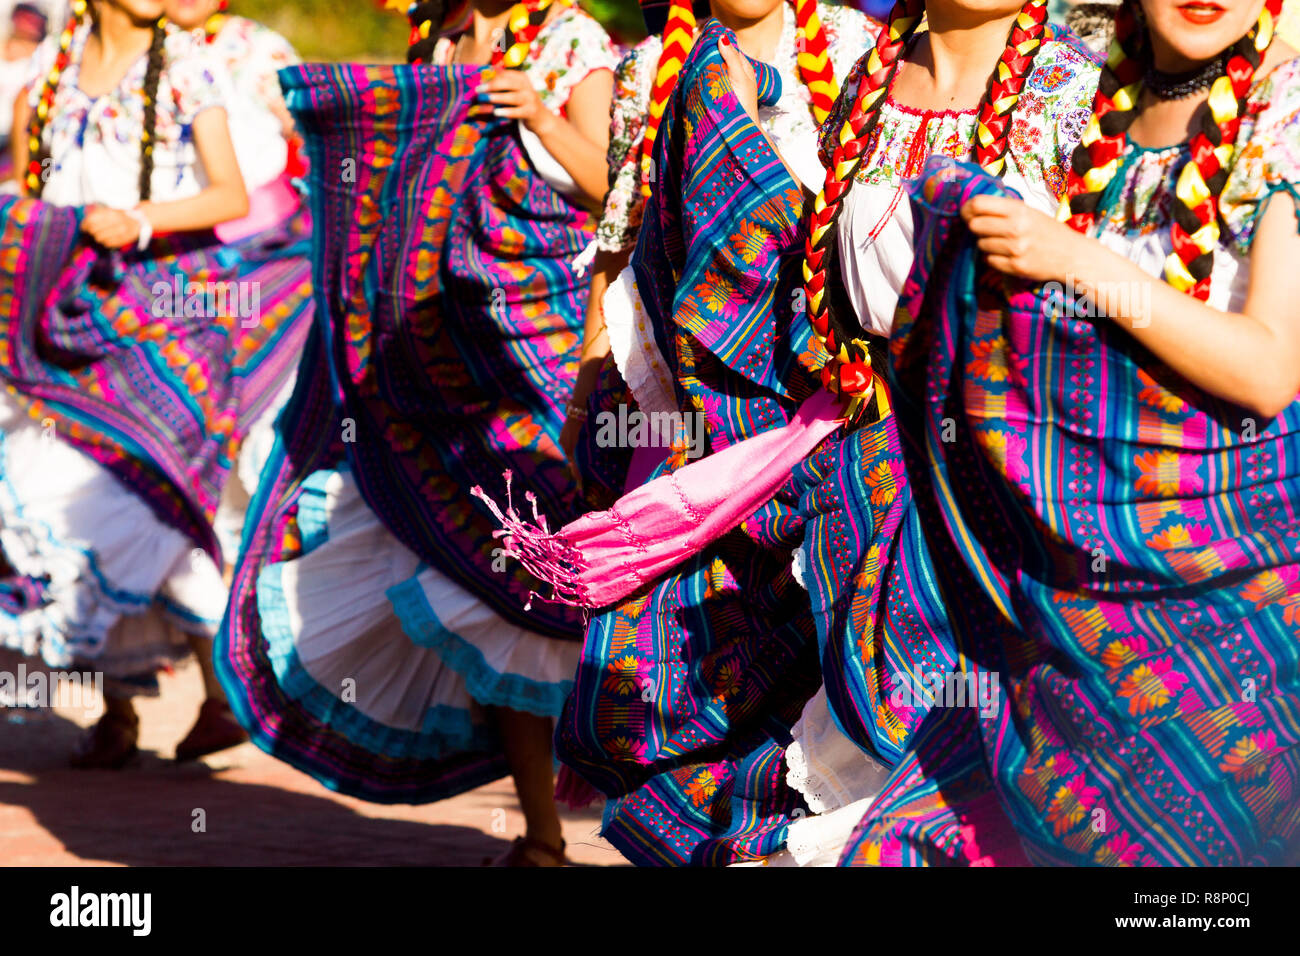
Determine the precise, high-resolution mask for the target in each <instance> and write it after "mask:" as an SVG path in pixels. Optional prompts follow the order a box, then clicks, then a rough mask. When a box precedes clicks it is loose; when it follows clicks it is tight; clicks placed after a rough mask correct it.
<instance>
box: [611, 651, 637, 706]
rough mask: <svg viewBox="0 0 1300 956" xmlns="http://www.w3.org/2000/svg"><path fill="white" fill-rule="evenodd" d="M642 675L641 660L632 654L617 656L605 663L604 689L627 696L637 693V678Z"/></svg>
mask: <svg viewBox="0 0 1300 956" xmlns="http://www.w3.org/2000/svg"><path fill="white" fill-rule="evenodd" d="M640 676H641V662H640V661H639V660H637V658H636V657H634V656H633V655H631V654H625V655H623V656H622V657H616V658H614V660H612V661H610V662H609V663H608V664H606V665H605V680H604V685H603V686H604V689H605V690H607V691H609V692H610V693H614V694H618V695H619V696H620V697H626V696H629V695H631V694H635V693H637V691H639V690H640V688H639V687H638V685H637V679H638V678H639V677H640Z"/></svg>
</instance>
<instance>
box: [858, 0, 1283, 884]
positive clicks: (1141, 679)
mask: <svg viewBox="0 0 1300 956" xmlns="http://www.w3.org/2000/svg"><path fill="white" fill-rule="evenodd" d="M1280 9H1281V3H1280V0H1266V2H1261V0H1228V2H1224V3H1218V4H1214V5H1201V4H1195V3H1179V2H1175V0H1140V2H1139V0H1125V2H1124V4H1123V5H1122V6H1121V8H1120V9H1119V11H1118V13H1117V16H1116V43H1115V45H1113V46H1112V47H1111V53H1110V57H1109V59H1108V60H1107V63H1106V67H1105V70H1104V73H1103V76H1102V79H1101V83H1100V86H1099V88H1098V91H1097V97H1096V101H1095V104H1094V112H1093V116H1092V118H1091V119H1090V121H1089V124H1088V126H1087V129H1086V131H1085V133H1084V136H1083V139H1082V142H1081V144H1080V146H1079V148H1078V151H1077V152H1076V154H1075V157H1074V160H1073V163H1072V172H1071V176H1070V180H1069V186H1068V190H1067V193H1068V202H1067V204H1066V205H1065V206H1064V207H1063V209H1062V216H1063V217H1064V218H1065V222H1064V223H1060V222H1057V221H1054V220H1053V219H1052V218H1050V217H1049V216H1047V215H1045V214H1043V213H1042V212H1040V211H1038V210H1035V209H1032V208H1029V207H1027V206H1026V205H1025V204H1023V203H1021V202H1019V201H1017V200H1015V199H1013V198H1009V197H1006V196H1004V195H999V193H1001V192H1002V190H999V189H997V188H996V186H994V185H992V184H989V183H988V182H987V180H985V179H983V178H982V177H978V176H971V175H969V174H968V173H966V172H963V171H961V170H956V169H938V170H936V172H935V175H934V176H933V177H932V181H931V182H928V183H927V184H926V185H925V187H924V188H923V189H918V192H917V195H918V200H919V202H921V203H922V206H923V207H924V208H927V209H929V210H932V214H931V215H930V218H929V221H928V222H927V223H926V224H925V230H924V232H923V234H922V238H923V240H924V242H923V244H922V247H921V249H920V251H919V253H918V262H919V263H921V264H922V265H923V266H924V268H922V269H920V270H919V273H924V272H925V271H927V269H928V265H929V263H930V261H931V259H930V257H931V256H933V255H934V253H935V251H936V250H937V249H938V248H939V246H940V245H941V244H942V247H943V249H944V256H945V261H946V262H947V263H948V266H947V267H946V270H945V275H946V276H948V278H942V279H932V280H931V281H932V283H933V282H935V281H939V282H941V283H945V287H944V288H943V289H941V290H939V291H938V293H937V294H936V292H935V290H934V289H931V290H929V293H930V294H929V295H927V296H922V295H920V294H913V293H915V292H916V290H909V291H908V292H905V295H904V297H905V299H906V300H907V303H906V304H907V305H908V307H909V309H910V311H911V312H912V314H913V315H915V316H916V318H915V322H911V323H908V325H907V326H906V327H904V328H903V329H902V330H901V332H896V333H895V337H894V345H895V350H894V355H893V370H892V371H893V374H892V376H891V380H893V381H895V382H896V383H898V384H899V386H900V388H899V389H898V392H899V396H900V399H901V402H900V405H899V408H900V415H905V416H906V418H907V421H905V423H904V424H905V426H908V427H913V428H915V431H914V432H913V433H914V434H917V435H920V436H922V438H921V440H920V441H919V442H918V444H917V446H916V447H915V448H910V449H909V459H908V466H909V474H916V475H927V476H930V477H931V480H932V483H933V488H932V489H931V490H930V491H929V492H927V493H922V491H921V490H919V489H918V494H917V499H918V501H919V502H920V503H921V510H922V517H923V521H924V522H925V528H926V532H927V536H928V538H929V540H930V541H931V542H932V544H933V546H934V547H935V548H936V549H937V558H938V559H937V560H936V562H935V566H936V567H938V568H940V569H941V570H940V576H941V582H942V585H943V587H944V590H945V593H951V594H953V595H954V596H955V598H957V599H960V600H961V602H962V603H961V606H962V607H963V609H964V610H965V611H966V613H965V614H963V615H962V616H961V617H960V618H957V619H955V620H954V630H955V633H956V636H957V638H958V646H959V648H960V650H961V652H962V655H963V661H964V667H963V670H964V671H965V672H967V673H968V674H970V675H971V676H972V677H973V678H975V679H976V681H977V682H978V681H981V680H983V679H984V678H986V677H988V676H989V675H990V674H993V673H1000V674H1001V675H1002V679H1001V685H1002V687H1003V688H1004V692H1005V695H1006V698H1007V699H1006V700H1005V701H1003V702H1002V705H1001V707H1000V708H998V709H997V711H996V712H995V713H993V714H990V715H986V716H985V717H984V718H983V719H976V718H975V717H974V716H973V715H972V714H971V712H970V711H968V710H966V709H951V710H941V711H935V712H934V713H933V714H932V719H928V720H927V721H926V726H924V727H922V728H921V730H920V731H918V733H917V735H916V739H915V742H914V745H913V748H912V752H911V753H910V754H909V755H908V758H907V760H905V761H904V763H903V764H901V765H900V766H899V767H898V769H897V770H896V771H895V773H894V775H893V777H892V778H891V780H890V782H889V785H888V787H887V788H886V791H885V793H884V795H882V797H881V798H880V799H879V800H878V801H877V803H876V804H875V805H873V806H872V807H871V808H870V809H869V811H868V813H867V815H866V816H865V817H864V819H863V821H862V824H861V826H860V828H859V830H858V832H857V833H856V834H855V835H854V839H853V841H852V842H851V844H850V846H849V848H848V852H847V854H846V860H847V861H849V862H878V861H883V862H889V861H896V862H918V861H919V862H933V861H946V862H953V861H962V860H966V861H969V860H971V859H974V858H979V857H983V856H987V855H989V854H990V853H995V854H996V853H997V852H999V851H1000V852H1002V853H1004V854H1005V855H1007V856H1014V855H1016V854H1018V853H1020V852H1021V851H1022V850H1023V851H1024V852H1025V853H1027V854H1028V858H1029V859H1030V860H1032V861H1035V862H1048V863H1070V864H1099V863H1100V864H1111V865H1115V864H1121V865H1122V864H1157V865H1177V864H1182V865H1215V864H1219V865H1250V864H1260V863H1269V862H1271V863H1287V862H1290V863H1294V862H1295V861H1296V853H1297V848H1300V839H1298V837H1300V800H1297V797H1296V794H1297V793H1298V792H1300V789H1298V787H1300V746H1297V744H1300V726H1298V725H1297V722H1296V719H1295V714H1296V711H1297V703H1300V653H1298V652H1297V647H1296V642H1295V628H1296V614H1295V609H1296V605H1297V599H1298V597H1300V586H1298V585H1297V581H1300V566H1298V564H1297V560H1296V554H1297V553H1300V552H1298V551H1297V545H1298V544H1300V527H1298V526H1297V522H1296V519H1295V515H1294V513H1293V511H1292V509H1291V508H1290V507H1288V504H1287V502H1288V501H1291V500H1294V498H1295V495H1296V493H1297V488H1300V474H1298V473H1297V466H1296V464H1295V461H1296V459H1295V455H1296V452H1297V449H1300V402H1297V400H1296V398H1297V392H1298V391H1300V321H1297V316H1296V311H1295V308H1294V305H1293V303H1294V301H1295V298H1296V296H1297V295H1300V280H1297V278H1296V277H1295V275H1294V273H1293V272H1291V271H1290V269H1289V268H1288V265H1289V263H1291V262H1293V261H1294V259H1295V257H1296V256H1297V255H1298V254H1300V59H1298V58H1297V54H1296V51H1295V49H1294V48H1291V47H1290V46H1289V45H1287V44H1286V43H1284V42H1281V41H1279V40H1276V39H1274V27H1275V25H1276V23H1277V22H1278V15H1279V13H1280ZM966 197H973V198H969V199H968V200H967V201H965V202H964V203H963V200H964V199H966ZM959 204H961V205H960V220H959V219H957V218H956V211H957V209H958V208H959ZM961 220H964V221H965V223H966V225H967V227H968V229H969V235H970V236H972V237H973V238H974V240H977V242H978V250H979V252H981V253H982V254H983V257H984V258H985V260H986V261H987V264H988V266H989V267H991V268H992V269H996V270H1001V272H1002V273H1006V274H1008V275H1010V276H1016V277H1024V278H1026V279H1032V280H1034V281H1035V282H1045V283H1047V284H1046V285H1044V286H1041V287H1040V288H1039V290H1038V291H1036V292H1031V291H1029V290H1027V289H1026V287H1025V286H1023V285H1017V284H1012V285H1011V286H1010V287H1009V292H1010V298H1009V299H1008V298H1006V297H1005V296H1006V293H1003V292H1001V291H1000V290H1001V289H1003V288H1004V284H1003V283H1002V282H998V281H986V277H984V276H983V275H982V271H983V270H982V269H981V265H980V262H979V261H978V259H976V258H975V255H974V252H973V251H972V250H971V249H970V248H969V246H970V242H971V240H970V239H964V238H963V237H962V232H961V230H959V229H958V224H959V223H960V221H961ZM996 275H997V274H996V273H994V276H996ZM1153 277H1160V278H1163V279H1164V282H1163V283H1162V282H1158V281H1155V279H1154V278H1153ZM1063 293H1064V297H1063ZM968 296H969V298H967V297H968ZM977 302H978V304H979V306H980V307H979V308H978V309H977V308H975V305H976V303H977ZM1094 316H1096V318H1094ZM927 329H929V330H933V331H927ZM981 356H983V358H981ZM1002 370H1004V371H1005V374H1004V372H1003V371H1002ZM940 409H942V411H941V412H940ZM940 414H942V415H945V416H947V417H948V419H949V421H950V422H951V423H952V427H951V428H950V429H949V431H950V434H949V436H948V440H947V441H944V440H942V439H941V438H939V436H938V431H939V429H940V428H941V427H942V425H941V423H940V422H939V421H938V417H939V415H940ZM914 464H915V465H916V468H915V470H913V467H912V466H913V465H914ZM1022 859H1023V857H1022Z"/></svg>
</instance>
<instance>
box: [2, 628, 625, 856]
mask: <svg viewBox="0 0 1300 956" xmlns="http://www.w3.org/2000/svg"><path fill="white" fill-rule="evenodd" d="M15 664H16V659H15V658H13V657H10V656H8V655H3V654H0V669H3V670H8V671H10V672H14V670H15ZM30 666H33V665H31V664H30V663H29V667H30ZM200 697H201V685H200V682H199V676H198V673H197V669H195V668H193V667H190V668H189V669H187V670H183V671H180V672H179V673H177V674H176V675H174V676H171V677H165V678H164V680H163V695H162V697H160V698H158V699H154V700H142V701H140V702H139V711H140V720H141V739H140V747H141V750H142V754H141V756H140V757H139V758H137V760H136V761H135V762H134V763H133V764H132V765H131V766H129V767H128V768H127V769H125V770H122V771H116V772H109V771H75V770H71V769H69V768H68V767H67V762H66V761H67V755H68V752H69V751H70V749H71V748H72V746H73V744H74V743H75V741H76V739H77V737H78V735H79V734H80V733H81V728H82V727H85V726H89V725H90V724H91V723H93V722H94V720H95V719H96V717H97V716H98V715H97V714H93V713H92V714H83V713H81V712H79V711H74V710H70V709H69V708H67V707H66V706H58V707H55V708H54V709H52V710H44V711H38V712H26V713H25V714H24V716H23V717H22V719H21V720H16V719H15V717H16V716H17V712H15V711H13V710H3V709H0V865H11V866H43V865H60V866H77V865H114V866H150V865H159V864H166V865H175V866H191V865H222V866H257V865H272V866H275V865H284V866H299V865H321V866H366V865H453V866H477V865H479V864H480V863H482V862H483V860H484V859H485V858H490V857H492V856H496V855H498V854H499V853H501V852H502V850H503V849H504V848H505V847H506V845H507V844H508V842H509V841H510V840H511V839H513V838H514V837H515V836H517V835H518V834H520V833H522V832H523V818H522V816H521V815H520V813H519V810H518V806H517V804H516V802H515V796H514V790H513V788H512V786H511V784H510V781H509V780H502V781H499V782H497V783H494V784H490V785H488V786H485V787H480V788H479V789H477V790H474V791H472V792H470V793H466V794H463V795H461V796H459V797H456V798H454V799H452V800H444V801H442V802H441V803H435V804H429V805H426V806H419V807H411V806H380V805H377V804H371V803H365V802H363V801H360V800H354V799H352V798H350V797H344V796H340V795H339V794H336V793H332V792H331V791H329V790H326V789H325V788H324V787H322V786H321V785H320V784H318V783H316V781H314V780H312V779H311V778H310V777H307V776H305V775H303V774H301V773H299V772H298V771H296V770H294V769H292V768H291V767H289V766H288V765H286V764H283V763H281V762H280V761H278V760H275V759H273V758H271V757H268V756H267V755H266V754H264V753H262V752H261V751H260V750H258V749H257V748H256V747H254V746H253V745H252V744H244V745H243V746H241V747H237V748H235V749H233V750H229V751H226V752H225V753H222V754H217V755H215V756H213V757H210V758H208V759H207V761H206V762H203V763H198V764H190V765H188V766H182V765H177V764H174V763H172V762H171V759H170V758H171V754H172V749H173V747H174V746H175V744H176V742H177V741H179V740H180V738H181V737H182V736H184V734H185V731H186V730H188V729H189V726H190V724H191V722H192V721H193V719H194V716H195V714H196V713H197V710H198V705H199V700H200ZM197 809H201V810H203V811H204V815H205V816H206V825H207V832H206V833H195V832H193V829H192V821H193V820H194V819H195V814H194V811H195V810H197ZM598 823H599V808H598V807H593V808H592V809H591V810H589V811H586V812H582V813H569V814H566V815H565V820H564V828H565V838H566V839H567V840H568V843H569V855H570V857H571V858H572V859H573V860H574V861H575V862H577V863H580V864H586V865H597V866H608V865H621V864H623V862H624V861H623V858H622V857H621V856H620V855H619V854H618V852H617V851H616V850H614V849H613V848H612V847H611V846H610V845H609V844H607V843H605V842H604V841H603V840H601V839H600V837H599V836H598V835H597V827H598ZM502 831H504V832H502Z"/></svg>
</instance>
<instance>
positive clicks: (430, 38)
mask: <svg viewBox="0 0 1300 956" xmlns="http://www.w3.org/2000/svg"><path fill="white" fill-rule="evenodd" d="M556 2H561V3H563V2H566V0H524V2H522V3H517V4H515V5H514V6H513V7H511V8H510V10H509V12H508V13H507V15H506V26H505V35H504V37H503V38H502V42H501V43H499V44H497V47H496V48H495V49H494V50H493V51H492V65H493V66H494V67H497V68H504V69H508V70H513V69H518V68H519V67H521V66H523V65H524V61H525V60H526V59H527V58H528V49H529V47H531V46H532V44H533V40H535V39H537V34H538V33H540V32H541V29H542V26H543V25H544V24H545V23H546V16H547V14H548V13H550V9H551V6H552V5H553V4H554V3H556ZM468 9H469V0H430V2H416V3H412V4H411V5H410V6H409V8H408V9H407V18H408V19H409V20H410V23H411V39H410V46H409V47H408V49H407V51H406V60H407V62H408V63H429V62H431V61H432V60H433V50H434V46H435V45H436V44H437V42H438V36H439V34H440V33H441V31H442V30H443V28H444V27H445V26H446V25H448V24H453V23H458V22H460V21H461V20H462V19H464V15H465V13H466V12H467V10H468Z"/></svg>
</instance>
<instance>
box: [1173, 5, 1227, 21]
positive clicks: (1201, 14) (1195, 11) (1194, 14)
mask: <svg viewBox="0 0 1300 956" xmlns="http://www.w3.org/2000/svg"><path fill="white" fill-rule="evenodd" d="M1177 9H1178V12H1179V13H1181V14H1182V16H1183V19H1184V20H1186V21H1187V22H1188V23H1194V24H1196V25H1197V26H1205V25H1206V24H1207V23H1213V22H1214V21H1216V20H1218V19H1219V18H1220V17H1221V16H1223V15H1224V14H1225V13H1227V11H1226V10H1224V9H1223V7H1221V6H1219V5H1218V4H1217V3H1213V2H1209V0H1191V2H1190V3H1184V4H1180V5H1179V6H1178V8H1177Z"/></svg>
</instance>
